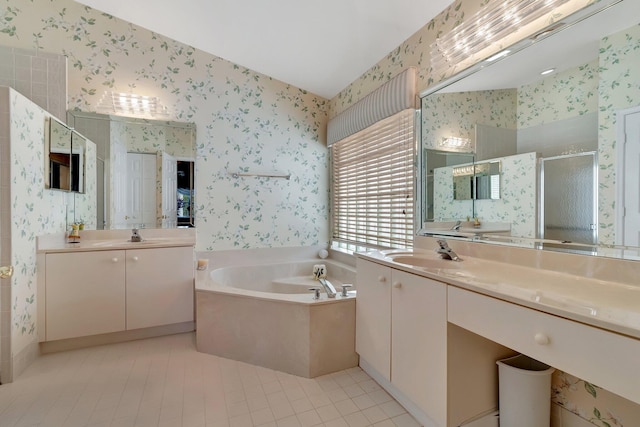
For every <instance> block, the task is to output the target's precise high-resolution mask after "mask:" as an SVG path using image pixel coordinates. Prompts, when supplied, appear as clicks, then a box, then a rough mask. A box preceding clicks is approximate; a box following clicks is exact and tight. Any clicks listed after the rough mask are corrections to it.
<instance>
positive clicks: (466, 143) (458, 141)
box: [438, 136, 472, 152]
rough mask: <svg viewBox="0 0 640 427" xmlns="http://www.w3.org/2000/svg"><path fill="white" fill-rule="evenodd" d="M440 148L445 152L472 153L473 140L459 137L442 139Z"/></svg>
mask: <svg viewBox="0 0 640 427" xmlns="http://www.w3.org/2000/svg"><path fill="white" fill-rule="evenodd" d="M438 145H439V146H440V148H443V149H445V150H453V151H465V152H471V151H472V147H471V139H469V138H461V137H457V136H448V137H444V138H442V140H441V141H440V143H439V144H438Z"/></svg>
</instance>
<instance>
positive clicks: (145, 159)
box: [126, 153, 157, 228]
mask: <svg viewBox="0 0 640 427" xmlns="http://www.w3.org/2000/svg"><path fill="white" fill-rule="evenodd" d="M156 175H157V174H156V156H155V154H143V153H128V154H127V198H126V204H127V212H128V213H127V218H126V220H127V227H129V228H133V227H146V228H154V227H155V226H156Z"/></svg>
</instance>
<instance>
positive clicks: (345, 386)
mask: <svg viewBox="0 0 640 427" xmlns="http://www.w3.org/2000/svg"><path fill="white" fill-rule="evenodd" d="M315 425H318V426H327V427H361V426H368V425H375V426H380V427H394V426H398V427H416V426H418V423H417V422H416V421H415V420H414V419H413V418H412V417H411V416H410V415H409V414H408V413H407V412H406V411H405V410H404V409H403V408H402V407H401V406H400V405H399V404H398V403H397V402H396V401H394V400H393V399H392V398H391V396H389V394H387V393H386V392H385V391H384V390H382V389H381V388H380V386H378V384H376V383H375V382H374V381H373V380H372V379H371V378H370V377H369V376H368V375H367V374H366V373H365V372H364V371H362V370H361V369H360V368H352V369H348V370H346V371H341V372H338V373H335V374H330V375H325V376H323V377H318V378H315V379H307V378H300V377H296V376H293V375H289V374H284V373H281V372H277V371H273V370H270V369H265V368H261V367H256V366H253V365H249V364H246V363H241V362H236V361H233V360H229V359H222V358H219V357H216V356H211V355H208V354H203V353H198V352H197V351H196V350H195V335H194V334H193V333H189V334H180V335H172V336H167V337H162V338H154V339H148V340H140V341H133V342H129V343H121V344H114V345H107V346H101V347H93V348H88V349H82V350H75V351H69V352H64V353H55V354H50V355H45V356H42V357H40V358H39V359H38V360H37V361H36V362H35V363H34V364H32V365H31V366H30V367H29V368H28V369H27V370H26V371H25V372H24V373H23V374H22V375H20V377H18V379H17V380H16V381H15V382H13V383H11V384H4V385H2V386H0V426H2V427H18V426H20V427H27V426H42V427H55V426H68V427H75V426H167V427H179V426H185V427H187V426H194V427H201V426H214V427H253V426H278V427H281V426H282V427H291V426H315Z"/></svg>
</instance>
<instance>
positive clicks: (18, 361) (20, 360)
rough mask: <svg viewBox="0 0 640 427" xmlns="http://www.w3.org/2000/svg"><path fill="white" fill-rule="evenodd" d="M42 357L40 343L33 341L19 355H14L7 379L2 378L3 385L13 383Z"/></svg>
mask: <svg viewBox="0 0 640 427" xmlns="http://www.w3.org/2000/svg"><path fill="white" fill-rule="evenodd" d="M39 355H40V352H39V350H38V342H37V341H36V340H34V341H32V342H30V343H29V345H27V346H26V347H25V348H23V349H22V350H20V352H19V353H18V354H14V355H13V357H12V358H11V369H10V372H9V375H8V377H7V378H4V377H3V378H2V382H3V383H8V382H12V381H13V380H14V379H15V378H18V376H19V375H20V374H21V373H23V372H24V370H25V369H27V368H28V367H29V365H31V364H32V363H33V362H34V361H35V360H36V359H37V358H38V356H39Z"/></svg>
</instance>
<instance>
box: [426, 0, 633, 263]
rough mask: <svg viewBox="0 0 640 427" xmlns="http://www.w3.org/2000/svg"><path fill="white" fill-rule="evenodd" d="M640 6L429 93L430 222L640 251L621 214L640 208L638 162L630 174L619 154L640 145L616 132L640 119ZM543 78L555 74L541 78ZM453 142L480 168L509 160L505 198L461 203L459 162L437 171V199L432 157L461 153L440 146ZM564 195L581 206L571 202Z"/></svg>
mask: <svg viewBox="0 0 640 427" xmlns="http://www.w3.org/2000/svg"><path fill="white" fill-rule="evenodd" d="M602 3H603V5H604V3H605V2H602ZM636 6H637V3H635V4H634V2H632V1H627V0H624V1H622V2H620V3H617V4H615V5H614V6H612V7H609V8H603V10H601V11H599V12H598V13H595V14H592V15H589V16H588V17H587V18H585V19H584V20H582V21H580V22H577V23H573V24H567V25H564V26H563V29H562V30H560V31H557V32H556V33H555V34H552V35H551V36H548V37H541V38H539V39H538V40H536V41H535V42H534V43H532V42H531V40H528V41H525V43H524V44H523V45H522V46H518V47H517V48H516V49H512V53H511V54H510V55H509V56H508V57H507V58H505V59H502V60H500V61H496V62H494V63H492V64H491V65H489V64H488V63H484V64H479V65H478V66H477V67H475V68H474V69H473V70H469V71H466V72H464V73H463V74H464V75H462V74H461V75H459V76H457V77H455V76H454V77H453V78H452V79H451V80H450V81H448V82H444V83H443V84H441V85H439V86H438V87H437V88H435V89H433V90H427V91H426V92H425V93H423V94H422V96H423V98H422V132H421V134H422V141H421V143H422V150H421V151H420V152H421V153H422V154H423V156H422V158H421V159H420V161H421V162H422V165H421V166H420V170H421V173H422V177H421V180H420V181H421V184H422V187H423V190H422V193H421V194H422V195H423V200H424V202H423V206H419V207H418V208H419V209H418V212H422V216H421V217H420V222H421V223H426V222H434V221H435V222H438V221H441V222H446V221H457V220H461V219H464V218H467V217H479V218H480V220H481V221H482V222H483V224H484V223H486V222H503V223H508V225H509V227H510V235H511V236H512V237H513V239H512V241H514V242H515V241H517V242H518V244H522V245H524V246H529V247H531V246H536V247H537V243H534V241H533V240H532V241H527V240H526V239H520V238H531V239H542V238H545V239H553V240H554V241H555V242H556V243H558V242H564V241H570V242H579V243H581V244H584V245H589V244H592V243H597V244H600V245H613V244H624V245H626V246H633V247H637V246H640V242H639V241H638V236H639V233H638V228H640V225H638V226H635V228H634V223H637V224H640V220H639V219H638V217H635V219H631V217H628V216H625V215H623V213H624V212H625V207H626V211H627V213H628V211H629V210H633V209H631V207H632V206H638V202H637V195H638V194H640V190H638V187H637V185H638V181H637V171H638V170H640V164H635V165H629V161H630V159H631V156H630V155H629V154H628V153H625V152H624V151H620V150H623V149H625V148H623V147H630V146H632V147H638V146H640V141H638V140H634V141H629V140H627V141H626V144H625V143H624V142H625V141H624V140H623V139H621V138H624V135H625V133H628V132H625V130H624V129H622V130H619V127H620V126H621V124H622V123H628V122H629V121H630V120H629V119H630V118H631V117H632V116H633V115H635V116H638V117H640V107H639V106H640V86H639V85H638V84H637V82H638V81H639V80H640V56H639V55H638V53H637V46H638V45H639V44H640V25H639V24H638V17H637V13H636V12H635V11H634V10H635V9H634V7H636ZM590 7H591V8H596V7H604V6H601V5H600V4H594V5H592V6H590ZM586 15H587V14H585V16H586ZM524 45H527V47H526V48H523V46H524ZM546 70H552V71H551V72H549V73H546V74H545V75H542V74H541V73H542V72H543V71H546ZM617 114H618V116H616V115H617ZM620 114H627V116H620ZM637 121H640V119H638V120H637ZM616 126H618V128H617V127H616ZM450 135H455V136H456V137H457V138H459V139H460V140H462V141H464V140H469V141H470V142H469V146H470V147H471V151H473V153H474V154H475V161H476V162H478V161H486V160H491V161H496V162H497V161H500V162H501V173H500V179H501V182H500V187H501V188H500V199H498V200H494V199H485V200H483V199H476V200H474V201H473V203H471V201H465V200H456V199H454V198H453V192H452V188H451V187H452V182H453V168H452V167H451V166H450V165H448V167H445V168H440V169H436V171H435V173H433V178H431V179H433V186H434V188H433V190H429V188H430V186H431V185H432V184H431V183H430V176H432V170H433V169H432V168H431V167H430V166H429V165H428V164H429V157H430V155H431V152H432V150H436V149H437V150H439V151H442V150H446V151H453V147H451V148H447V147H446V146H443V145H445V144H443V142H442V141H444V140H445V139H446V138H447V137H448V136H450ZM620 135H621V136H620ZM635 149H638V148H635ZM616 150H618V151H617V152H616ZM638 158H639V159H640V156H639V157H638ZM623 159H624V161H623ZM560 160H561V162H560ZM556 161H557V162H556ZM556 163H557V164H561V165H560V166H559V167H558V168H556V167H555V166H556ZM542 164H543V165H544V171H545V173H544V174H543V173H542V172H541V166H540V165H542ZM568 165H570V166H568ZM625 170H627V171H629V170H633V171H635V172H634V173H635V175H636V176H635V182H634V183H633V184H631V179H629V178H627V180H626V183H624V182H623V180H624V179H625V176H627V175H628V174H626V175H625ZM438 175H441V176H442V179H438ZM485 179H486V178H481V180H485ZM440 186H441V187H442V188H440ZM551 189H553V190H563V191H564V194H565V195H562V192H560V193H559V195H553V194H550V193H552V191H551ZM622 189H625V190H624V191H626V190H630V191H629V192H627V193H626V194H625V193H624V191H623V190H622ZM482 192H487V193H490V192H489V191H484V190H483V191H482ZM429 193H431V194H433V198H432V199H431V200H434V206H435V210H434V209H432V206H431V205H430V204H429V200H430V198H429V197H428V194H429ZM567 194H571V195H572V196H575V197H572V199H574V201H575V202H576V203H579V204H572V205H570V204H569V200H570V199H571V198H568V197H566V195H567ZM633 197H636V199H635V200H631V199H632V198H633ZM596 200H597V202H596ZM439 204H440V207H438V205H439ZM578 213H580V214H578ZM590 251H597V252H600V251H599V250H597V249H593V248H591V249H590ZM610 253H611V252H610V251H607V254H610Z"/></svg>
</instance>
